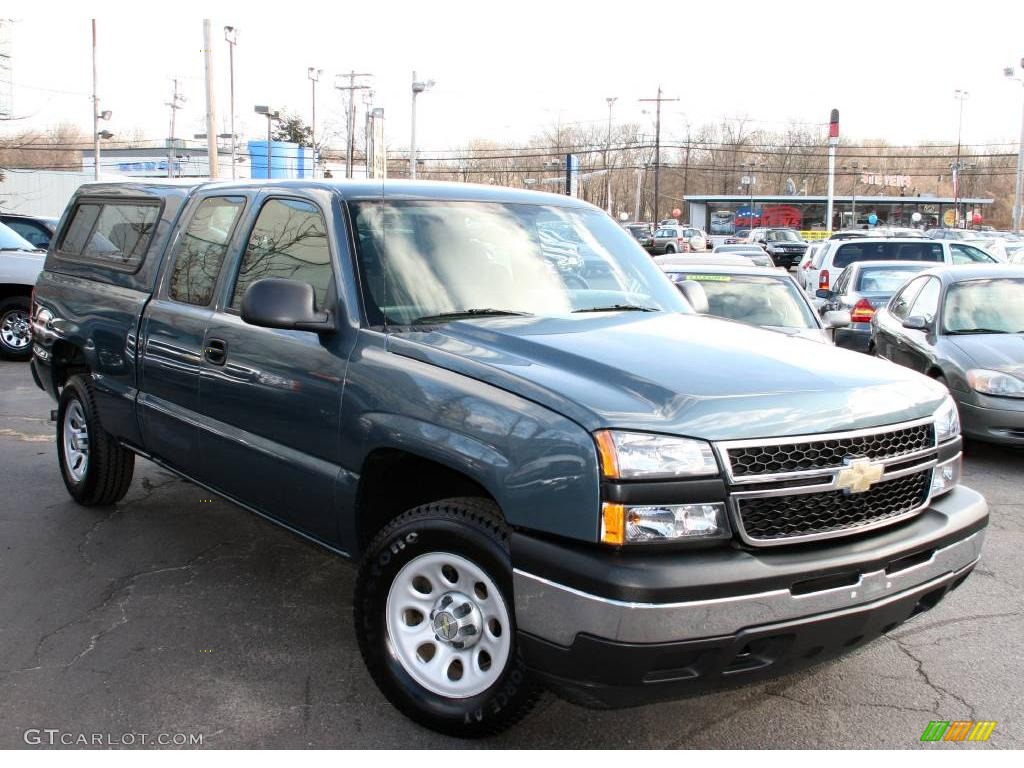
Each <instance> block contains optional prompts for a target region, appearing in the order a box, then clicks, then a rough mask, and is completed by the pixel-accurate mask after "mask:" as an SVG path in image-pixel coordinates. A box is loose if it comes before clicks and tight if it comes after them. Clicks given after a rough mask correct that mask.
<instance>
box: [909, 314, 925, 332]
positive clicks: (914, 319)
mask: <svg viewBox="0 0 1024 768" xmlns="http://www.w3.org/2000/svg"><path fill="white" fill-rule="evenodd" d="M929 325H930V323H929V322H928V321H927V320H925V319H924V318H923V317H921V316H920V315H911V316H910V317H908V318H907V319H906V320H904V321H903V327H904V328H909V329H910V330H912V331H927V330H928V326H929Z"/></svg>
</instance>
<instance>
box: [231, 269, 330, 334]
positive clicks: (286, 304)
mask: <svg viewBox="0 0 1024 768" xmlns="http://www.w3.org/2000/svg"><path fill="white" fill-rule="evenodd" d="M242 320H243V321H244V322H246V323H248V324H249V325H257V326H260V327H262V328H281V329H283V330H286V331H314V332H316V333H323V332H324V331H333V330H334V319H333V318H332V317H331V313H330V312H327V311H326V310H321V311H319V312H318V311H317V310H316V301H315V294H314V293H313V286H311V285H310V284H309V283H303V282H301V281H300V280H288V279H286V278H283V277H265V278H263V279H262V280H257V281H256V282H254V283H253V284H252V285H250V286H249V287H248V288H246V290H245V293H244V294H243V296H242Z"/></svg>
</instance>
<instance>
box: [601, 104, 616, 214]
mask: <svg viewBox="0 0 1024 768" xmlns="http://www.w3.org/2000/svg"><path fill="white" fill-rule="evenodd" d="M618 100H619V97H618V96H609V97H608V98H606V99H605V101H607V102H608V139H607V141H606V142H605V145H604V175H605V179H606V181H607V182H608V183H607V195H608V200H607V203H608V213H609V215H610V214H611V212H612V172H611V170H610V169H609V167H608V150H609V149H611V146H612V107H613V106H615V102H616V101H618Z"/></svg>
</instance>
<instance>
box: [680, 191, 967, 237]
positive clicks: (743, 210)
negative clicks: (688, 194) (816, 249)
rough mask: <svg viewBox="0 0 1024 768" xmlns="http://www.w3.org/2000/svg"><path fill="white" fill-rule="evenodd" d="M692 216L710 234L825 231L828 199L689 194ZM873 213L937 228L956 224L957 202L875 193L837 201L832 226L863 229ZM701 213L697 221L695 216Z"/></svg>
mask: <svg viewBox="0 0 1024 768" xmlns="http://www.w3.org/2000/svg"><path fill="white" fill-rule="evenodd" d="M690 202H691V221H690V222H689V223H690V224H691V225H693V226H703V227H704V230H705V231H706V232H707V233H708V234H709V235H731V234H733V233H735V232H736V231H737V230H740V229H751V228H753V227H790V228H792V229H798V230H802V231H814V230H821V231H824V230H826V229H828V227H826V226H825V217H826V210H827V209H826V203H824V202H821V201H819V200H813V201H812V200H806V198H801V197H793V198H788V199H784V200H774V201H771V202H767V201H766V202H761V201H758V200H757V199H756V198H755V199H754V201H753V203H751V201H750V200H746V201H739V200H736V201H714V200H708V201H706V202H703V201H702V202H700V203H699V204H698V203H697V199H696V198H690ZM700 207H703V209H704V210H703V214H704V216H703V218H704V220H703V221H701V220H700V217H699V216H697V217H695V216H693V213H692V212H694V211H695V209H696V210H699V209H700ZM981 210H982V204H980V203H977V202H975V201H971V202H970V203H963V202H961V204H960V214H961V217H966V216H968V215H969V214H970V213H972V212H974V211H977V212H981ZM915 212H916V213H920V214H921V219H920V221H919V222H917V223H915V222H914V221H913V218H912V216H913V214H914V213H915ZM872 215H874V217H875V226H891V227H918V228H921V229H930V228H932V227H942V226H952V225H953V221H955V217H954V209H953V202H952V201H951V200H950V201H945V200H942V201H939V200H927V199H921V198H907V200H906V201H900V202H891V201H887V202H877V201H873V200H871V198H864V199H858V200H857V201H856V202H854V201H851V200H850V198H845V199H843V200H836V202H835V204H834V205H833V217H832V219H833V220H832V229H833V230H840V229H860V228H865V227H868V226H870V217H871V216H872ZM694 218H696V219H697V220H696V221H694V220H692V219H694Z"/></svg>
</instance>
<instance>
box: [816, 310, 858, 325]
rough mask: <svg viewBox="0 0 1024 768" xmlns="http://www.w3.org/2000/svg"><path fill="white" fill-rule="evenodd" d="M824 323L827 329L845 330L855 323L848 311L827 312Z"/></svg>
mask: <svg viewBox="0 0 1024 768" xmlns="http://www.w3.org/2000/svg"><path fill="white" fill-rule="evenodd" d="M823 322H824V324H825V327H826V328H832V329H835V328H845V327H846V326H848V325H849V324H850V323H851V322H853V320H852V319H851V317H850V313H849V312H848V311H847V310H845V309H837V310H832V311H831V312H826V313H825V317H824V318H823Z"/></svg>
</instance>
